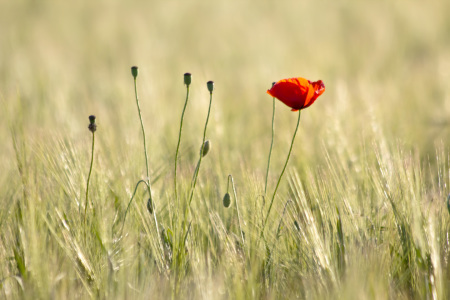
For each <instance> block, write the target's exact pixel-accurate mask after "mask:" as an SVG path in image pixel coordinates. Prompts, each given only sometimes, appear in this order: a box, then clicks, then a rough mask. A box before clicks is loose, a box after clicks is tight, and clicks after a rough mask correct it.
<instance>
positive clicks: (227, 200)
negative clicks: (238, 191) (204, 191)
mask: <svg viewBox="0 0 450 300" xmlns="http://www.w3.org/2000/svg"><path fill="white" fill-rule="evenodd" d="M230 205H231V197H230V194H228V193H226V194H225V196H223V206H225V207H226V208H228V207H230Z"/></svg>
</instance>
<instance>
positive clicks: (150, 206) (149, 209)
mask: <svg viewBox="0 0 450 300" xmlns="http://www.w3.org/2000/svg"><path fill="white" fill-rule="evenodd" d="M147 210H148V212H149V213H150V214H153V201H152V198H148V201H147Z"/></svg>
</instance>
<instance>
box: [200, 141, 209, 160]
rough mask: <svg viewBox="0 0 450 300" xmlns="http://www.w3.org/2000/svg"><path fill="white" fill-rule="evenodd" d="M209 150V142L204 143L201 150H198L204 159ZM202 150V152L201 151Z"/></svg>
mask: <svg viewBox="0 0 450 300" xmlns="http://www.w3.org/2000/svg"><path fill="white" fill-rule="evenodd" d="M210 149H211V143H210V142H209V140H207V141H205V143H204V144H203V149H200V151H201V152H202V157H205V156H206V154H208V152H209V150H210ZM202 150H203V151H202Z"/></svg>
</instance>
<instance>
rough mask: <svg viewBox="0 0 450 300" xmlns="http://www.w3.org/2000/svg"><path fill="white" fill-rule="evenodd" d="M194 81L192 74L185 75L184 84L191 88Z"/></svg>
mask: <svg viewBox="0 0 450 300" xmlns="http://www.w3.org/2000/svg"><path fill="white" fill-rule="evenodd" d="M191 81H192V75H191V73H184V84H185V85H187V86H189V85H190V84H191Z"/></svg>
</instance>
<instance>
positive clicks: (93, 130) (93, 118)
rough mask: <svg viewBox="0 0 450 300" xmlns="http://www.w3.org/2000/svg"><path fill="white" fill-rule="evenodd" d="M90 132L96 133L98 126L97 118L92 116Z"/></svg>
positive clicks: (90, 118)
mask: <svg viewBox="0 0 450 300" xmlns="http://www.w3.org/2000/svg"><path fill="white" fill-rule="evenodd" d="M88 128H89V130H90V131H91V132H92V133H94V132H95V131H96V130H97V124H95V116H94V115H91V116H89V126H88Z"/></svg>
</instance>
